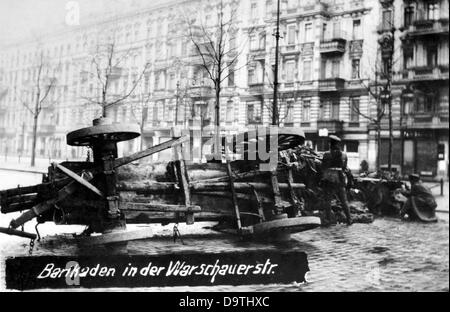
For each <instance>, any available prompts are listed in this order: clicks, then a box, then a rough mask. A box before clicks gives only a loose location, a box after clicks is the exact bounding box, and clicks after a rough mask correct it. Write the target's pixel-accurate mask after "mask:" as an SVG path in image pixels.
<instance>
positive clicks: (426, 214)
mask: <svg viewBox="0 0 450 312" xmlns="http://www.w3.org/2000/svg"><path fill="white" fill-rule="evenodd" d="M416 200H417V199H416V197H415V196H411V198H410V202H411V206H410V207H411V210H412V211H413V213H414V215H415V216H416V217H417V218H418V219H419V220H420V221H422V222H437V218H436V215H435V212H434V210H432V211H426V210H424V209H419V206H418V205H417V202H416Z"/></svg>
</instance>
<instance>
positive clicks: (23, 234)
mask: <svg viewBox="0 0 450 312" xmlns="http://www.w3.org/2000/svg"><path fill="white" fill-rule="evenodd" d="M0 233H3V234H8V235H14V236H19V237H24V238H29V239H36V237H37V236H36V234H33V233H27V232H23V231H18V230H14V229H11V228H4V227H0Z"/></svg>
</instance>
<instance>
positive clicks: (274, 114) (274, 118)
mask: <svg viewBox="0 0 450 312" xmlns="http://www.w3.org/2000/svg"><path fill="white" fill-rule="evenodd" d="M275 42H276V44H275V70H274V82H273V107H272V125H273V126H278V123H279V120H278V119H279V118H278V54H279V53H278V50H279V48H280V0H277V30H276V32H275Z"/></svg>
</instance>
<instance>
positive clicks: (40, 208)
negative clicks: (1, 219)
mask: <svg viewBox="0 0 450 312" xmlns="http://www.w3.org/2000/svg"><path fill="white" fill-rule="evenodd" d="M92 178H93V177H92V175H89V176H85V177H84V179H87V180H88V181H89V180H91V179H92ZM79 186H80V184H79V183H78V182H75V181H72V182H70V183H69V184H67V185H66V186H65V187H63V188H62V189H61V190H59V191H58V193H57V196H56V197H55V198H52V199H49V200H47V201H45V202H42V203H40V204H38V205H36V206H34V207H33V208H31V209H30V210H28V211H26V212H24V213H23V214H22V215H20V216H19V217H18V218H17V219H13V220H11V223H10V226H11V227H12V228H18V227H19V226H21V225H22V224H25V223H26V222H28V221H30V220H32V219H34V218H35V217H37V216H40V215H41V214H42V213H44V212H45V211H47V210H50V209H51V208H53V206H54V205H55V204H57V203H58V202H59V201H61V200H63V199H65V198H67V197H68V196H69V195H71V194H73V193H74V192H75V191H76V190H78V188H79Z"/></svg>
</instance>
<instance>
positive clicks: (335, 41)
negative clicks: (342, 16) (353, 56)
mask: <svg viewBox="0 0 450 312" xmlns="http://www.w3.org/2000/svg"><path fill="white" fill-rule="evenodd" d="M346 42H347V40H345V39H344V38H342V37H340V36H339V37H336V38H331V39H323V40H322V41H321V42H320V53H322V54H343V53H344V52H345V44H346Z"/></svg>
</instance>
